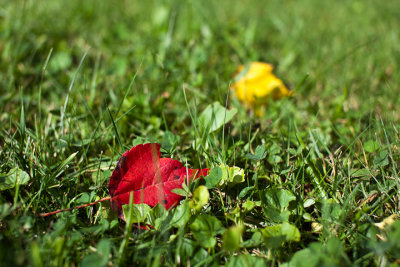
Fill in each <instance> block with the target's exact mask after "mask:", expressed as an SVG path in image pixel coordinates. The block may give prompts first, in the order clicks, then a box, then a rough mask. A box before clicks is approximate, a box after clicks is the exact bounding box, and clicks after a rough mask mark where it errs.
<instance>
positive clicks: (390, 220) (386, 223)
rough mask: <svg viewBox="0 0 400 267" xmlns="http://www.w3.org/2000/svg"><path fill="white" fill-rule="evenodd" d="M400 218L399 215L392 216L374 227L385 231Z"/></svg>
mask: <svg viewBox="0 0 400 267" xmlns="http://www.w3.org/2000/svg"><path fill="white" fill-rule="evenodd" d="M398 217H399V215H397V214H392V215H390V216H389V217H387V218H385V219H384V220H383V221H381V222H380V223H374V225H375V226H376V227H378V228H379V229H381V230H383V229H385V228H386V227H387V226H390V225H392V224H393V223H394V222H395V221H396V220H397V218H398Z"/></svg>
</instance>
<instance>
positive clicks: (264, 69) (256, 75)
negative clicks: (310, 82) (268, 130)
mask: <svg viewBox="0 0 400 267" xmlns="http://www.w3.org/2000/svg"><path fill="white" fill-rule="evenodd" d="M272 70H273V66H272V65H271V64H268V63H262V62H252V63H250V64H249V65H248V66H239V68H238V72H237V73H238V74H237V75H236V76H235V83H233V84H232V89H233V90H234V92H235V95H236V97H237V98H238V100H239V101H241V102H243V103H244V104H245V105H246V108H252V109H253V110H254V113H255V114H256V115H258V116H260V115H261V114H262V107H263V106H265V105H266V104H267V103H268V100H269V99H273V100H276V99H279V98H282V97H285V96H290V95H291V93H292V92H291V91H290V90H289V89H288V88H287V87H286V86H285V84H284V83H283V82H282V81H281V80H280V79H278V78H277V77H276V76H275V75H274V74H273V73H272Z"/></svg>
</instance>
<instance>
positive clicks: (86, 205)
mask: <svg viewBox="0 0 400 267" xmlns="http://www.w3.org/2000/svg"><path fill="white" fill-rule="evenodd" d="M110 199H111V197H103V198H102V199H100V200H97V201H95V202H92V203H87V204H84V205H81V206H77V207H72V208H68V209H61V210H55V211H52V212H46V213H40V214H39V215H38V216H39V217H47V216H50V215H54V214H57V213H61V212H64V211H69V210H74V209H80V208H85V207H89V206H93V205H96V204H97V203H100V202H103V201H106V200H110Z"/></svg>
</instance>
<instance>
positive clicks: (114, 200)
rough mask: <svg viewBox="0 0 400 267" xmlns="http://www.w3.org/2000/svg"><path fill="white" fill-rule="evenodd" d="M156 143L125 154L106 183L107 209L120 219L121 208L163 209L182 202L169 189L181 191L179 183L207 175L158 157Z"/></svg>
mask: <svg viewBox="0 0 400 267" xmlns="http://www.w3.org/2000/svg"><path fill="white" fill-rule="evenodd" d="M160 156H161V153H160V145H159V144H145V145H137V146H134V147H132V148H131V150H128V151H126V152H125V153H124V154H123V155H122V157H121V158H120V159H119V161H118V163H117V166H116V167H115V170H114V171H113V173H112V175H111V178H110V183H109V184H108V187H109V190H110V195H111V206H112V207H113V209H114V210H115V211H116V212H117V213H118V216H119V217H120V218H121V219H124V216H123V213H122V207H121V206H122V205H124V204H129V196H130V193H131V192H133V203H135V204H139V203H146V204H147V205H149V206H151V207H154V206H155V205H156V204H157V203H161V204H162V205H163V206H164V207H165V208H166V209H169V208H170V207H172V206H175V205H177V204H178V203H179V201H180V200H181V199H182V196H179V195H177V194H175V193H172V192H171V190H172V189H175V188H182V183H184V182H186V183H187V182H190V181H192V180H193V179H196V178H198V177H200V176H205V175H207V172H208V169H202V170H199V169H188V168H186V167H184V166H183V165H182V164H181V163H180V162H179V161H177V160H173V159H171V158H160Z"/></svg>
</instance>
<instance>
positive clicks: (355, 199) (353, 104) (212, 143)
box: [0, 0, 400, 266]
mask: <svg viewBox="0 0 400 267" xmlns="http://www.w3.org/2000/svg"><path fill="white" fill-rule="evenodd" d="M0 3H1V5H0V6H1V8H0V16H1V19H0V57H1V59H0V129H1V130H0V145H1V148H0V189H2V191H1V195H0V203H1V205H0V262H1V263H2V265H4V266H12V265H24V266H25V265H35V266H52V265H63V266H70V265H75V264H82V265H84V266H88V265H89V264H90V266H92V265H93V266H106V265H120V266H124V265H128V266H137V265H145V266H159V265H164V266H187V265H190V266H203V265H206V266H208V265H213V266H214V265H225V264H228V265H229V264H230V265H231V266H245V265H246V264H250V265H256V264H259V265H260V266H263V265H264V264H267V265H270V266H276V265H281V264H285V263H287V264H289V265H290V266H302V264H303V265H304V266H322V265H326V266H339V265H340V266H343V265H345V266H351V265H360V266H369V265H380V266H388V265H390V264H393V266H396V264H397V265H398V264H399V260H400V254H399V251H400V245H399V242H398V240H399V239H400V223H399V221H396V222H395V223H393V224H392V225H388V226H387V227H385V228H384V229H380V228H379V227H377V226H375V225H374V223H377V222H382V221H383V220H384V219H385V218H387V217H388V216H390V215H393V214H397V215H399V212H400V180H399V174H398V164H399V160H400V154H399V146H400V143H399V141H400V138H399V127H400V116H399V112H398V107H399V104H400V98H399V97H397V95H398V91H399V84H400V74H399V72H398V67H399V62H400V46H399V45H398V44H399V42H400V20H399V18H400V3H398V2H396V1H380V2H379V1H372V0H366V1H361V0H359V1H345V0H342V1H334V2H333V1H319V0H305V1H284V2H283V1H278V0H276V1H275V0H274V1H252V0H244V1H228V0H223V1H194V0H191V1H190V0H187V1H183V0H175V1H170V2H166V1H159V0H154V1H111V0H103V1H94V0H87V1H65V0H60V1H49V0H42V1H34V0H25V1H22V0H21V1H6V0H0ZM251 61H265V62H270V63H272V64H274V66H275V73H276V75H277V76H278V77H280V78H282V79H283V80H284V81H285V83H286V84H287V85H288V87H290V88H292V89H293V90H294V91H295V93H294V96H293V97H292V98H290V99H283V100H281V101H276V102H271V103H270V105H269V106H268V108H267V110H266V112H265V114H264V115H263V116H262V117H261V118H255V117H253V116H252V115H251V113H249V112H247V111H246V110H245V109H244V108H243V107H242V106H241V105H240V103H238V101H237V100H235V98H232V97H231V96H230V95H229V85H230V84H231V83H232V77H233V74H234V73H235V70H236V68H237V66H238V65H240V64H244V63H249V62H251ZM215 101H218V102H219V103H220V104H221V105H223V106H226V105H227V108H228V109H231V108H236V109H237V110H238V113H237V114H236V115H235V116H234V118H233V119H232V120H231V121H229V122H227V123H226V124H225V126H224V127H223V129H220V130H219V131H215V132H212V133H208V132H207V131H204V130H202V129H201V124H200V123H199V116H200V114H201V112H202V111H203V110H205V109H206V107H207V106H208V105H209V104H211V103H213V102H215ZM145 142H157V143H160V144H162V147H163V156H165V157H172V158H174V159H178V160H180V161H181V162H186V161H187V163H188V165H189V166H190V167H192V168H200V167H201V168H204V167H209V168H213V167H215V166H217V165H219V164H221V163H226V164H228V165H229V166H238V167H240V168H242V169H243V170H244V172H245V178H246V180H245V182H243V183H239V184H236V185H234V186H231V187H213V188H210V189H209V192H210V200H209V202H208V204H206V205H205V206H204V207H203V208H202V209H199V210H191V211H189V212H186V213H184V214H186V217H185V216H184V217H185V218H184V219H180V220H178V221H177V222H175V223H172V222H171V218H172V217H173V216H177V215H176V214H178V213H179V212H183V210H184V207H187V205H188V201H189V199H188V200H186V201H184V202H183V203H182V204H181V206H180V208H177V209H175V210H173V211H169V212H168V214H167V217H165V218H164V217H163V219H162V220H161V219H160V222H162V223H160V224H159V227H158V228H157V229H152V230H138V229H137V228H135V227H132V228H131V225H127V224H125V223H124V222H122V221H118V220H117V218H116V216H115V215H114V214H113V213H112V211H111V209H110V206H109V203H107V202H102V203H100V204H97V205H95V206H92V207H88V208H84V209H80V210H75V211H72V212H65V213H61V214H57V215H54V216H51V217H46V218H40V217H37V215H38V214H39V213H42V212H50V211H53V210H57V209H61V208H68V207H74V206H77V205H80V204H84V203H88V202H91V201H96V200H98V199H100V198H103V197H107V196H109V192H108V189H107V184H108V179H109V177H110V174H111V171H112V170H113V168H114V167H115V164H116V162H117V160H118V158H119V157H120V155H121V154H122V153H123V152H124V151H125V150H126V149H129V148H130V147H132V146H133V145H135V144H139V143H145ZM255 152H257V153H256V155H255V156H251V155H249V153H250V154H254V153H255ZM12 179H19V183H17V185H15V182H14V183H12V184H8V185H7V184H6V183H7V181H10V180H12ZM14 181H15V180H14ZM199 184H204V181H200V182H197V183H196V184H193V185H192V186H191V188H190V189H191V190H192V191H193V190H194V187H195V186H197V185H199ZM178 215H179V214H178ZM174 218H175V217H174ZM204 225H207V226H205V227H203V226H204ZM202 227H203V228H202ZM296 229H298V230H299V233H300V239H299V240H297V239H298V238H297V237H298V235H297V234H296ZM210 244H211V245H210Z"/></svg>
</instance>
